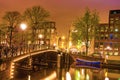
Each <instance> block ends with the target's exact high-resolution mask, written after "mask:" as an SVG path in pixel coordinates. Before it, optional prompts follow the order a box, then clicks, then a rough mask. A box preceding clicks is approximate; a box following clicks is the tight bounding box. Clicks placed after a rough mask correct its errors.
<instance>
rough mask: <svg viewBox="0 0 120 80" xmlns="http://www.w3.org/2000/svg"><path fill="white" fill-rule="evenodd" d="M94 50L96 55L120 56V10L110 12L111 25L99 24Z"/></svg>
mask: <svg viewBox="0 0 120 80" xmlns="http://www.w3.org/2000/svg"><path fill="white" fill-rule="evenodd" d="M94 49H95V53H101V54H107V55H120V10H110V12H109V23H108V24H107V23H106V24H99V26H98V28H97V29H96V36H95V47H94Z"/></svg>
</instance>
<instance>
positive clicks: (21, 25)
mask: <svg viewBox="0 0 120 80" xmlns="http://www.w3.org/2000/svg"><path fill="white" fill-rule="evenodd" d="M20 28H21V29H22V45H24V43H25V41H24V38H23V36H24V31H25V30H26V28H27V25H26V24H25V23H21V24H20ZM24 46H25V45H24ZM21 48H22V47H21Z"/></svg>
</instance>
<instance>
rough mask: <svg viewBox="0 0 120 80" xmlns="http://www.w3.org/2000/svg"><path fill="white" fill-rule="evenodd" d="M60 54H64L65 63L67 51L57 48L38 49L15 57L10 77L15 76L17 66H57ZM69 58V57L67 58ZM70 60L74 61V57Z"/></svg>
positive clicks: (63, 60) (28, 67)
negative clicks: (60, 50)
mask: <svg viewBox="0 0 120 80" xmlns="http://www.w3.org/2000/svg"><path fill="white" fill-rule="evenodd" d="M58 54H62V55H63V56H62V62H64V63H63V64H65V62H66V58H65V55H66V54H65V53H63V52H59V51H57V50H49V49H45V50H38V51H34V52H30V53H26V54H24V55H20V56H17V57H14V58H13V59H12V60H11V64H10V78H13V77H14V71H15V69H16V67H21V68H24V69H30V70H31V69H35V70H38V68H36V66H47V67H48V66H50V67H55V66H56V65H57V56H58ZM67 60H68V59H67ZM69 61H70V62H72V61H73V59H72V57H70V58H69Z"/></svg>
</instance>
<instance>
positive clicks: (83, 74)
mask: <svg viewBox="0 0 120 80" xmlns="http://www.w3.org/2000/svg"><path fill="white" fill-rule="evenodd" d="M13 80H120V70H117V69H107V68H93V67H85V66H81V65H79V66H75V65H72V66H70V67H68V66H66V67H64V68H57V67H56V66H54V67H45V66H40V67H39V69H37V70H32V71H30V70H24V69H19V68H17V69H16V70H15V75H14V79H13Z"/></svg>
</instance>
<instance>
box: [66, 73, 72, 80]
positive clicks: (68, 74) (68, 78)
mask: <svg viewBox="0 0 120 80" xmlns="http://www.w3.org/2000/svg"><path fill="white" fill-rule="evenodd" d="M66 80H71V75H70V73H69V72H66Z"/></svg>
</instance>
